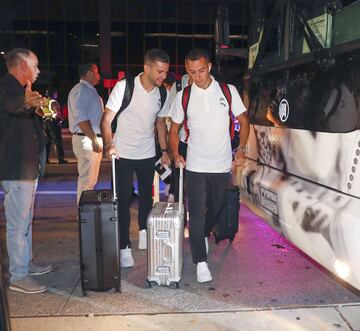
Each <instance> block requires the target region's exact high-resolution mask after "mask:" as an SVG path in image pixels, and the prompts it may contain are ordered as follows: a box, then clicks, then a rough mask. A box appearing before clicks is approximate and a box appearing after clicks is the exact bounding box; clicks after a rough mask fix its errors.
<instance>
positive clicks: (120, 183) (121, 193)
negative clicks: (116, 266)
mask: <svg viewBox="0 0 360 331" xmlns="http://www.w3.org/2000/svg"><path fill="white" fill-rule="evenodd" d="M154 166H155V157H151V158H149V159H142V160H129V159H123V158H120V159H118V160H116V192H117V196H118V218H119V224H120V225H119V226H120V248H121V249H124V248H126V246H129V247H131V243H130V238H129V232H130V204H131V199H132V192H133V178H134V172H135V174H136V177H137V180H138V188H139V199H138V201H139V214H138V224H139V230H144V229H146V220H147V216H148V214H149V212H150V210H151V208H152V205H153V200H152V183H153V179H154Z"/></svg>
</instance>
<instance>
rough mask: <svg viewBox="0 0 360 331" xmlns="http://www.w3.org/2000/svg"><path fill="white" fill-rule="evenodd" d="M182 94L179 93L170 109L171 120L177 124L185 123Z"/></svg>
mask: <svg viewBox="0 0 360 331" xmlns="http://www.w3.org/2000/svg"><path fill="white" fill-rule="evenodd" d="M181 98H182V92H181V91H180V92H178V93H177V94H176V96H175V99H174V101H173V102H172V104H171V107H170V117H171V120H172V121H173V122H175V123H177V124H181V123H182V122H183V121H184V109H183V107H182V104H181Z"/></svg>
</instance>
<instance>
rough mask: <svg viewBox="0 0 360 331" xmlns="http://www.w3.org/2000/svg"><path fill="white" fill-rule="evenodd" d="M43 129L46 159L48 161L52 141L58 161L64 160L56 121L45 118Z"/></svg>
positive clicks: (59, 128) (59, 130)
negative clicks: (45, 138) (45, 139)
mask: <svg viewBox="0 0 360 331" xmlns="http://www.w3.org/2000/svg"><path fill="white" fill-rule="evenodd" d="M44 130H45V133H46V137H47V142H46V161H49V154H50V149H51V144H52V143H54V145H55V151H56V155H57V158H58V161H62V160H64V147H63V142H62V136H61V127H60V126H59V124H58V123H57V122H56V120H45V121H44Z"/></svg>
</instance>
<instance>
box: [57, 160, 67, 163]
mask: <svg viewBox="0 0 360 331" xmlns="http://www.w3.org/2000/svg"><path fill="white" fill-rule="evenodd" d="M68 163H69V161H68V160H60V161H59V164H68Z"/></svg>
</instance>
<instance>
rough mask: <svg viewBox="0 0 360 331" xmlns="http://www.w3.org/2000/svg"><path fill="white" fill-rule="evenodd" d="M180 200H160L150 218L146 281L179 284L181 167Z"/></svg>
mask: <svg viewBox="0 0 360 331" xmlns="http://www.w3.org/2000/svg"><path fill="white" fill-rule="evenodd" d="M179 191H180V196H179V203H170V202H158V203H156V204H155V205H154V207H153V209H152V210H151V212H150V213H149V216H148V219H147V245H148V276H147V284H148V286H149V287H152V286H153V285H154V284H158V285H165V286H170V285H171V284H175V286H176V288H179V281H180V279H181V270H182V265H183V241H184V207H183V169H182V168H180V189H179Z"/></svg>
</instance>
